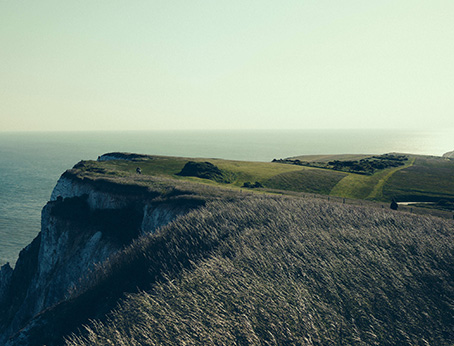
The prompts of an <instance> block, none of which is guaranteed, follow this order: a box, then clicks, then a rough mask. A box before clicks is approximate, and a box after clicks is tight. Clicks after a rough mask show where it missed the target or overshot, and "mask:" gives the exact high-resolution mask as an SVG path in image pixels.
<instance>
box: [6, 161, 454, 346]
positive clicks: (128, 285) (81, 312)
mask: <svg viewBox="0 0 454 346" xmlns="http://www.w3.org/2000/svg"><path fill="white" fill-rule="evenodd" d="M349 159H350V158H349ZM423 159H424V158H423ZM330 160H331V159H330ZM409 161H412V163H411V164H408V165H405V166H404V167H399V168H401V170H399V171H395V172H393V174H389V172H388V173H386V174H389V176H388V179H387V180H386V181H393V180H392V179H391V178H394V176H395V175H396V176H397V173H398V172H400V171H402V172H403V171H405V170H406V169H410V168H412V167H419V166H421V165H422V164H423V163H424V162H427V161H421V162H418V160H417V159H416V158H415V160H409ZM416 163H417V164H416ZM413 164H415V165H413ZM427 164H428V165H429V167H432V166H433V165H434V164H435V165H436V166H437V167H439V164H440V162H438V161H435V163H434V162H431V161H430V160H429V161H428V162H427ZM430 165H432V166H430ZM448 168H449V166H448ZM384 171H386V170H384ZM446 171H447V172H448V173H447V175H446V177H449V169H447V170H446ZM317 173H320V176H318V177H317ZM294 174H295V175H297V179H298V178H299V177H300V175H301V176H303V177H304V179H302V180H304V182H305V184H306V185H304V186H309V184H312V187H311V188H313V189H315V187H317V188H319V187H320V186H324V187H325V190H324V191H320V190H319V192H320V193H321V194H315V195H314V194H313V193H311V194H310V195H309V194H307V193H301V192H298V190H297V189H296V188H295V186H294V185H292V184H293V181H292V179H291V178H289V177H291V176H292V175H294ZM410 174H411V173H410ZM282 176H284V177H285V178H286V179H282ZM350 176H352V174H351V173H346V172H339V171H335V170H329V169H320V168H314V167H300V166H296V165H290V164H280V163H261V162H239V161H227V160H217V159H187V158H174V157H159V156H146V155H130V154H121V157H120V156H118V155H113V154H109V156H108V155H105V156H102V157H100V159H99V161H96V162H95V161H83V162H80V163H78V164H77V165H76V166H75V167H74V168H73V169H71V170H68V171H67V172H65V173H64V174H63V175H62V177H61V178H60V180H59V182H58V183H57V186H56V187H55V189H54V191H53V193H52V197H51V201H50V202H49V203H48V205H47V206H46V207H45V208H44V210H43V221H42V223H43V229H42V231H41V233H40V234H39V236H38V237H37V238H36V239H35V240H34V241H33V243H32V244H31V245H30V246H29V247H27V248H26V249H24V250H23V252H22V253H21V255H20V257H19V260H18V264H17V266H16V268H14V271H13V270H12V269H11V268H8V267H7V266H4V267H2V268H1V270H0V274H1V275H0V278H2V280H6V281H5V282H0V284H1V285H0V288H1V290H0V312H1V316H2V317H1V318H0V338H2V337H3V338H4V339H2V341H5V340H7V342H6V345H8V346H18V345H30V346H31V345H43V344H45V345H47V346H52V345H62V344H65V345H71V346H75V345H81V346H82V345H144V344H147V345H159V344H172V345H184V344H186V345H188V344H189V345H235V344H236V345H271V344H279V345H283V344H289V345H427V344H428V345H452V344H453V343H454V314H453V309H452V306H454V305H453V304H454V281H453V274H454V272H453V268H454V251H453V250H454V239H453V238H454V223H453V221H452V219H451V220H446V219H441V218H436V217H432V216H418V215H415V214H410V213H406V212H402V211H401V208H399V211H393V210H390V209H389V208H381V204H375V203H372V202H369V203H363V204H364V205H363V206H360V205H359V204H348V203H343V202H342V199H340V200H339V199H335V198H331V199H327V198H326V196H324V195H323V194H324V193H327V192H326V189H327V187H329V186H331V189H332V188H333V187H332V186H338V185H339V182H342V181H343V180H344V179H346V178H347V177H350ZM363 176H365V175H363ZM379 176H380V175H379ZM366 177H367V178H369V177H374V175H371V176H366ZM397 178H398V176H397ZM273 179H274V182H275V184H281V185H280V186H281V187H282V186H283V185H284V184H288V185H287V186H288V189H287V190H284V189H282V188H281V189H276V188H271V187H270V186H266V184H267V182H268V184H269V182H270V181H273ZM317 179H319V181H320V183H318V184H317V183H316V182H314V181H312V180H317ZM427 179H428V180H430V179H433V178H432V177H429V178H427ZM336 181H337V182H336ZM381 181H382V180H381ZM247 182H250V184H249V185H248V186H251V188H245V187H243V186H245V183H247ZM322 182H323V183H322ZM260 186H263V187H260ZM298 186H300V185H298ZM382 186H387V185H386V184H383V185H382ZM390 186H393V185H390ZM399 186H400V185H399ZM427 186H429V185H427ZM383 191H385V190H383ZM434 191H435V192H434V194H436V193H439V190H438V191H437V190H434ZM279 194H288V195H287V196H282V195H279ZM366 204H367V205H370V207H369V206H365V205H366ZM96 262H98V263H97V264H95V263H96ZM11 301H12V302H13V304H11V303H8V302H11Z"/></svg>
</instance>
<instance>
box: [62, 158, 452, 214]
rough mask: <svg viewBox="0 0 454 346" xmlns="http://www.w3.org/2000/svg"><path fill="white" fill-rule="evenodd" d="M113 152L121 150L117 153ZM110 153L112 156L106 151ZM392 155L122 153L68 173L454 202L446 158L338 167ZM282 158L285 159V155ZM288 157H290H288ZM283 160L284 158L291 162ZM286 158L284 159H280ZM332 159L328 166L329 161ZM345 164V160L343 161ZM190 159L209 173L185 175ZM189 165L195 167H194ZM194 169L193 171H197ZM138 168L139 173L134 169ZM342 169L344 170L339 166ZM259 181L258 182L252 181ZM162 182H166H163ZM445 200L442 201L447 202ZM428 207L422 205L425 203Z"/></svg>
mask: <svg viewBox="0 0 454 346" xmlns="http://www.w3.org/2000/svg"><path fill="white" fill-rule="evenodd" d="M116 155H117V156H118V155H120V154H116ZM111 156H113V157H117V156H114V155H113V154H111ZM393 156H395V155H389V156H388V155H382V156H379V159H376V158H377V157H376V156H370V155H369V156H367V155H319V156H300V157H297V158H291V160H298V161H300V160H301V161H304V162H307V163H308V165H309V166H301V165H295V164H286V163H282V162H248V161H233V160H221V159H201V158H182V157H166V156H147V155H135V154H124V153H123V154H121V156H118V157H121V158H122V159H121V160H108V161H84V162H81V163H79V164H78V165H76V167H75V169H73V170H72V171H70V174H73V175H74V176H78V177H80V178H83V179H90V180H93V181H96V180H104V181H106V180H108V181H114V182H115V183H117V184H118V183H120V184H129V185H135V186H137V185H140V186H143V187H148V188H149V189H151V190H153V189H156V188H157V189H161V190H162V188H160V187H159V185H160V183H159V182H158V181H159V180H162V181H165V180H166V179H171V180H172V181H176V183H172V184H171V185H172V186H175V184H176V186H177V187H179V188H184V186H188V185H190V183H197V184H198V185H199V186H202V185H204V186H212V187H218V188H219V187H221V188H223V189H224V190H232V191H238V190H240V189H242V188H243V187H244V186H260V187H261V188H256V189H246V190H245V189H243V192H244V191H249V192H254V193H261V192H271V193H282V194H294V193H315V194H322V195H329V196H336V197H341V198H353V199H363V200H371V201H380V202H390V201H391V200H392V199H395V200H397V201H401V202H420V201H423V202H434V203H436V202H438V201H441V200H443V201H448V202H449V203H454V183H453V182H454V160H453V159H449V158H441V157H431V156H416V155H404V156H402V155H398V156H397V157H401V156H402V157H405V160H402V161H401V162H399V164H400V165H398V166H386V165H385V166H384V167H383V168H381V169H374V171H373V173H370V172H369V173H368V174H358V173H354V172H350V171H343V170H339V167H347V168H348V167H351V166H352V165H353V164H354V163H355V162H357V163H358V164H359V165H362V166H367V167H368V169H369V168H370V167H369V166H370V164H371V162H372V163H373V164H375V163H376V162H378V163H381V161H390V162H392V160H384V159H382V158H387V157H388V158H389V157H391V158H392V157H393ZM286 160H287V159H286ZM289 160H290V159H289ZM291 160H290V161H288V160H287V161H288V162H291ZM283 161H285V160H283ZM330 162H331V163H333V164H332V165H330V164H329V163H330ZM343 162H344V163H343ZM189 163H191V164H193V165H195V166H198V167H203V166H205V168H204V169H205V170H206V169H207V167H210V168H209V170H208V171H206V172H204V173H203V172H202V171H199V173H194V174H187V173H184V170H185V166H186V165H188V164H189ZM195 166H194V167H195ZM194 167H193V169H192V170H193V171H194V172H197V169H196V170H194ZM327 167H330V168H327ZM138 168H139V169H140V172H141V174H138V173H137V169H138ZM342 169H343V168H342ZM256 183H258V184H256ZM161 185H166V183H163V184H161ZM449 203H447V204H446V203H445V205H448V206H449V205H450V204H449ZM426 206H427V205H426Z"/></svg>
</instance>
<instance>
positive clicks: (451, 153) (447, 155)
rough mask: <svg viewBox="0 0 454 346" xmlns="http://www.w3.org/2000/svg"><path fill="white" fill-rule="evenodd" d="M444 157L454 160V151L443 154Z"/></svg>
mask: <svg viewBox="0 0 454 346" xmlns="http://www.w3.org/2000/svg"><path fill="white" fill-rule="evenodd" d="M443 157H446V158H449V159H452V158H454V150H453V151H449V152H447V153H445V154H443Z"/></svg>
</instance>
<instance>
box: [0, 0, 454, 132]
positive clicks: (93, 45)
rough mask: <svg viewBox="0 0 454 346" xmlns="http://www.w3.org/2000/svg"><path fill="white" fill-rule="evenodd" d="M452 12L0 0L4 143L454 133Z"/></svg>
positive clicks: (374, 5)
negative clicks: (209, 134)
mask: <svg viewBox="0 0 454 346" xmlns="http://www.w3.org/2000/svg"><path fill="white" fill-rule="evenodd" d="M453 18H454V1H452V0H444V1H443V0H392V1H390V0H380V1H367V0H341V1H340V0H329V1H328V0H298V1H297V0H285V1H276V0H274V1H271V0H260V1H256V0H250V1H244V0H243V1H238V0H229V1H224V0H217V1H209V0H192V1H188V0H180V1H173V0H165V1H164V0H163V1H154V0H147V1H142V0H136V1H117V0H109V1H105V0H97V1H92V0H79V1H61V0H58V1H57V0H41V1H26V0H0V131H87V130H97V131H99V130H106V131H111V130H115V131H117V130H192V129H203V130H205V129H206V130H210V129H312V128H314V129H315V128H317V129H324V128H330V129H332V128H345V129H351V128H396V129H400V128H402V129H429V128H430V129H449V128H452V129H453V130H454V114H453V113H454V66H453V65H454V20H453Z"/></svg>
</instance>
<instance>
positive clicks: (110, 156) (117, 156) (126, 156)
mask: <svg viewBox="0 0 454 346" xmlns="http://www.w3.org/2000/svg"><path fill="white" fill-rule="evenodd" d="M142 159H151V156H149V155H141V154H133V153H118V152H115V153H107V154H104V155H101V156H99V157H98V161H110V160H127V161H137V160H142Z"/></svg>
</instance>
